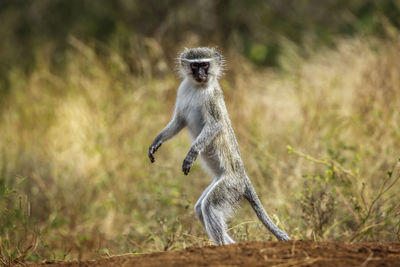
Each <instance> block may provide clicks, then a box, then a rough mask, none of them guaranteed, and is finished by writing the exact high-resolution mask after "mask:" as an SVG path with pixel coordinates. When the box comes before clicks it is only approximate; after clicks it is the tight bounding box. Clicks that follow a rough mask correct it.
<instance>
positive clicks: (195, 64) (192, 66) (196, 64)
mask: <svg viewBox="0 0 400 267" xmlns="http://www.w3.org/2000/svg"><path fill="white" fill-rule="evenodd" d="M190 67H191V68H192V69H197V68H198V67H199V63H192V64H190Z"/></svg>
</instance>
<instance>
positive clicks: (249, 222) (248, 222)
mask: <svg viewBox="0 0 400 267" xmlns="http://www.w3.org/2000/svg"><path fill="white" fill-rule="evenodd" d="M251 223H257V221H247V222H242V223H239V224H236V225H235V226H232V227H231V228H229V229H228V230H227V231H228V232H229V231H230V230H233V229H235V228H237V227H239V226H241V225H243V224H251Z"/></svg>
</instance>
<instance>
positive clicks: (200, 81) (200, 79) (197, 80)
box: [195, 77, 207, 83]
mask: <svg viewBox="0 0 400 267" xmlns="http://www.w3.org/2000/svg"><path fill="white" fill-rule="evenodd" d="M195 80H196V82H198V83H205V82H207V77H205V78H199V77H197V78H195Z"/></svg>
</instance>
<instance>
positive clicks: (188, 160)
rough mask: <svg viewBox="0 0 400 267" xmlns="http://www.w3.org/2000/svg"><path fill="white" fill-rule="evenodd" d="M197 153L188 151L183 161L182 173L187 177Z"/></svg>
mask: <svg viewBox="0 0 400 267" xmlns="http://www.w3.org/2000/svg"><path fill="white" fill-rule="evenodd" d="M197 155H198V153H197V152H194V151H192V150H190V151H189V153H188V154H187V156H186V158H185V159H184V160H183V164H182V171H183V173H184V174H185V175H188V173H189V171H190V168H191V167H192V165H193V163H194V161H195V160H196V158H197Z"/></svg>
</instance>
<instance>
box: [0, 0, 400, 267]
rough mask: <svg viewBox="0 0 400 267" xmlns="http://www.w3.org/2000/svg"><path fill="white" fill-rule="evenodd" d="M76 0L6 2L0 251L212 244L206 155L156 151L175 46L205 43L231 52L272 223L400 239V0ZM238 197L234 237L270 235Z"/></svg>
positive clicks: (243, 124)
mask: <svg viewBox="0 0 400 267" xmlns="http://www.w3.org/2000/svg"><path fill="white" fill-rule="evenodd" d="M80 2H82V1H68V2H67V1H9V2H7V1H6V2H5V3H2V4H1V5H0V14H1V15H2V18H5V19H4V23H3V24H2V25H0V36H2V37H3V40H5V41H4V42H2V43H1V44H0V46H1V49H0V51H1V52H0V58H1V60H2V62H5V64H3V65H2V66H1V69H0V80H1V83H0V97H1V99H0V103H1V107H0V226H1V227H0V261H1V262H2V263H3V264H5V265H6V264H11V263H17V262H22V261H41V260H45V259H46V260H55V259H77V258H80V259H84V258H85V259H87V258H96V257H102V256H108V255H114V254H123V253H144V252H152V251H162V250H171V249H180V248H184V247H188V246H196V245H206V244H209V241H208V240H207V238H206V235H205V233H204V231H203V229H202V227H201V225H200V224H199V223H198V222H197V220H196V219H195V216H194V213H193V206H194V203H195V201H196V200H197V198H198V197H199V195H200V194H201V192H202V190H203V189H204V188H205V187H206V186H207V184H208V183H209V182H210V178H209V177H208V174H207V173H206V172H205V171H203V170H202V169H201V167H200V164H199V163H198V162H196V164H195V166H194V168H193V170H192V172H191V174H190V175H189V176H184V175H183V174H182V172H181V170H180V169H181V168H180V166H181V163H182V160H183V158H184V155H185V154H186V153H187V151H188V149H189V146H190V141H189V138H188V136H187V134H186V133H185V131H184V132H182V133H181V134H180V135H179V136H178V137H177V138H176V139H174V140H172V141H170V142H169V143H167V144H165V145H163V146H162V148H161V149H160V151H159V152H157V155H156V163H155V164H152V165H151V164H150V163H149V160H148V158H147V149H148V146H149V145H150V143H151V142H152V140H153V138H154V136H155V135H156V134H157V133H158V131H159V130H161V128H162V127H163V126H164V125H165V124H166V123H167V122H168V121H169V119H170V115H171V113H172V109H173V104H174V100H175V94H176V88H177V86H178V85H179V80H178V78H177V75H176V74H175V65H174V64H175V62H174V59H173V58H174V57H175V56H176V54H177V53H178V52H179V51H180V50H181V48H182V47H184V46H198V45H207V44H216V45H218V46H220V47H221V49H222V50H223V53H224V55H225V56H226V58H227V61H228V63H229V64H228V69H227V71H226V75H225V76H224V77H223V78H222V81H221V84H222V87H223V89H224V92H225V99H226V102H227V107H228V111H229V112H230V116H231V119H232V122H233V127H234V129H235V132H236V135H237V138H238V142H239V146H240V149H241V153H242V156H243V159H244V162H245V165H246V169H247V172H248V174H249V176H250V178H251V179H252V181H253V183H254V185H255V188H256V190H257V192H258V193H259V195H260V198H261V200H262V202H263V203H264V205H265V207H266V209H267V211H268V212H269V213H270V214H271V215H272V217H273V219H274V220H275V222H277V224H278V225H280V226H282V228H283V229H285V230H286V231H287V232H288V233H289V234H290V235H291V237H293V238H295V239H312V240H341V241H361V240H363V241H364V240H380V241H396V240H397V241H398V240H400V204H399V203H400V196H399V194H398V192H399V190H400V182H399V181H398V180H399V179H400V166H399V157H400V152H399V147H400V126H399V122H400V109H399V107H400V90H399V88H400V75H399V73H400V65H399V63H398V62H400V52H399V51H400V44H399V41H398V26H399V25H398V24H399V21H398V17H399V16H398V14H399V12H398V10H399V5H398V2H395V1H379V4H377V3H375V2H378V1H351V4H345V3H347V2H345V1H327V3H328V4H327V6H321V5H322V4H320V5H318V4H317V3H319V2H320V1H296V4H294V5H295V8H293V9H291V8H287V7H288V6H289V4H288V3H289V2H290V1H270V2H269V4H261V2H264V1H251V2H253V4H250V5H248V6H247V4H245V3H247V2H241V1H240V2H239V1H215V2H216V3H217V4H215V5H216V8H217V9H216V11H215V14H214V15H213V16H210V18H207V19H205V18H203V17H202V16H205V13H204V14H203V13H201V12H199V11H196V10H192V9H190V8H189V7H190V6H192V5H193V2H189V1H179V3H178V1H176V2H173V3H170V2H169V1H165V2H160V4H156V3H158V2H156V1H148V5H144V4H140V3H141V2H139V1H98V2H97V4H96V6H94V5H93V4H89V1H83V2H82V3H83V4H82V6H80V4H79V3H80ZM128 2H129V3H132V4H128ZM211 2H212V3H213V2H214V1H204V3H208V4H209V5H211V7H213V4H211ZM314 2H316V3H314ZM342 2H343V4H342ZM28 3H29V4H28ZM67 3H68V4H67ZM90 3H92V2H90ZM146 3H147V1H146ZM311 3H313V4H315V5H311ZM167 4H170V5H172V6H173V7H174V8H175V10H172V9H171V10H169V11H168V12H166V13H165V14H164V13H163V11H162V10H164V9H165V8H166V5H167ZM244 5H246V6H244ZM311 6H312V7H313V8H311ZM328 7H329V9H328ZM204 8H205V9H207V8H208V9H210V7H209V6H207V5H205V6H204ZM208 9H207V10H208ZM21 10H22V11H21ZM44 10H45V11H46V12H47V11H48V12H49V13H48V14H49V16H48V17H46V18H45V17H44V16H43V17H42V16H39V15H40V14H44V13H42V12H44ZM188 10H189V12H194V13H195V12H199V15H198V16H199V17H200V18H202V19H201V20H200V21H201V22H207V21H208V22H209V24H207V23H203V24H201V23H200V26H199V28H196V27H194V26H196V25H197V23H198V21H197V20H192V19H191V18H192V17H193V16H192V17H189V16H187V17H186V16H184V14H183V13H184V12H185V11H188ZM221 10H224V11H225V12H221ZM243 10H245V11H243ZM293 10H295V11H296V12H293ZM331 10H334V11H335V12H334V11H331ZM50 11H51V12H50ZM239 11H240V12H239ZM256 11H257V12H258V13H257V12H256ZM278 11H279V12H278ZM202 12H203V11H202ZM252 12H253V13H252ZM46 14H47V13H46ZM157 14H158V15H157ZM196 14H197V13H196ZM314 14H315V16H312V15H314ZM333 14H336V15H335V16H338V17H337V18H336V17H335V18H336V19H332V18H333V17H329V16H334V15H333ZM346 16H348V17H351V19H349V20H345V19H339V18H347V17H346ZM148 17H149V19H148V20H146V18H148ZM279 17H282V18H285V19H279ZM21 18H24V19H22V20H21ZM150 18H152V19H150ZM154 18H157V19H154ZM396 19H397V20H396ZM258 22H262V23H260V24H258ZM323 22H325V23H323ZM162 25H165V26H164V27H165V28H163V27H161V26H162ZM210 25H211V26H215V28H213V27H211V26H210ZM139 26H141V27H140V29H139ZM253 26H254V27H253ZM194 29H195V30H194ZM249 29H253V31H249ZM180 31H181V32H182V34H180ZM211 33H213V34H211ZM268 33H271V34H268ZM310 36H311V37H310ZM3 60H4V61H3ZM260 65H261V66H260ZM266 66H276V67H275V68H269V67H266ZM243 204H244V205H243V208H241V209H240V210H238V212H237V215H236V216H235V218H234V219H233V220H232V224H231V225H232V228H231V229H230V232H231V233H232V236H233V237H234V238H235V239H236V240H237V241H246V240H273V237H272V236H271V235H270V234H269V233H268V231H267V230H266V229H265V228H264V227H263V226H262V225H261V223H259V222H258V220H257V218H256V216H255V215H254V214H253V211H252V210H251V209H250V208H249V206H248V205H247V204H245V203H243Z"/></svg>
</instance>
